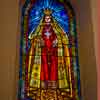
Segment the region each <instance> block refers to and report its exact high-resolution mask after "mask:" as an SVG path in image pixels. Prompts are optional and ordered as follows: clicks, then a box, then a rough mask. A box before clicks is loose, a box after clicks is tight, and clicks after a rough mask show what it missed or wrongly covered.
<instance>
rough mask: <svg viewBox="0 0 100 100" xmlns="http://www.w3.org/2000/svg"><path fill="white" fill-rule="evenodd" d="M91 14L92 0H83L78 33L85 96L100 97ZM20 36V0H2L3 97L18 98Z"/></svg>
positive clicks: (0, 94)
mask: <svg viewBox="0 0 100 100" xmlns="http://www.w3.org/2000/svg"><path fill="white" fill-rule="evenodd" d="M73 1H74V0H73ZM94 1H95V0H94ZM91 15H92V14H91V6H90V2H89V1H88V0H84V1H83V0H80V2H79V17H78V19H79V24H80V27H79V28H80V33H79V35H78V37H79V58H80V59H79V60H80V72H81V85H82V96H83V100H97V90H96V86H97V80H96V57H95V49H94V47H95V42H94V34H95V32H94V30H93V26H92V17H91ZM16 36H19V33H18V0H9V1H7V0H0V100H16V99H15V98H16V75H15V74H16V65H15V62H16V61H15V60H16V52H17V51H18V44H17V43H18V37H16ZM16 44H17V46H16ZM17 54H18V53H17Z"/></svg>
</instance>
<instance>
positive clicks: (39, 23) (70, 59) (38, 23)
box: [18, 0, 81, 100]
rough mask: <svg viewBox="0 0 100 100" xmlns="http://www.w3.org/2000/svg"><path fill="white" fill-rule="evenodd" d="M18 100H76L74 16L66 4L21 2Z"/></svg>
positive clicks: (55, 0)
mask: <svg viewBox="0 0 100 100" xmlns="http://www.w3.org/2000/svg"><path fill="white" fill-rule="evenodd" d="M24 1H25V2H23V3H21V40H20V70H19V87H18V100H80V98H81V96H80V73H79V62H78V42H77V29H76V17H75V12H74V10H73V8H72V6H71V5H70V3H69V2H68V1H67V0H24Z"/></svg>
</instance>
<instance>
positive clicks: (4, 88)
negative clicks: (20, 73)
mask: <svg viewBox="0 0 100 100" xmlns="http://www.w3.org/2000/svg"><path fill="white" fill-rule="evenodd" d="M17 25H18V0H0V100H15V91H16V90H15V59H16V36H17Z"/></svg>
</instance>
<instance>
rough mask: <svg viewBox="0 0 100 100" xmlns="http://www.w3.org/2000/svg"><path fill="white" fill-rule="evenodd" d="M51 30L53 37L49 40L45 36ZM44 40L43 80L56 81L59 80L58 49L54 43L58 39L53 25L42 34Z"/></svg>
mask: <svg viewBox="0 0 100 100" xmlns="http://www.w3.org/2000/svg"><path fill="white" fill-rule="evenodd" d="M47 29H49V33H51V35H50V36H49V38H47V36H46V35H45V32H47ZM42 39H43V41H44V46H43V48H42V53H41V54H42V55H41V59H42V65H41V75H40V76H41V78H40V79H41V80H46V81H48V80H49V81H56V80H57V78H58V69H57V66H58V65H57V55H58V53H57V47H53V41H54V40H56V39H57V36H56V34H55V33H54V31H53V29H52V27H51V25H45V26H44V28H43V32H42Z"/></svg>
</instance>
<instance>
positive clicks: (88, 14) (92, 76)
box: [79, 0, 97, 100]
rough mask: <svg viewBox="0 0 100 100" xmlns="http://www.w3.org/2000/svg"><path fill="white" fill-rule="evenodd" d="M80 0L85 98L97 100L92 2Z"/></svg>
mask: <svg viewBox="0 0 100 100" xmlns="http://www.w3.org/2000/svg"><path fill="white" fill-rule="evenodd" d="M92 1H94V0H79V31H80V33H79V58H80V72H81V85H82V95H83V100H97V71H96V68H97V67H96V56H95V41H94V34H95V32H94V30H93V24H95V23H93V21H92V9H91V2H92Z"/></svg>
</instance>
